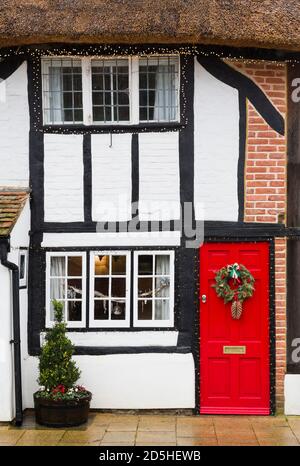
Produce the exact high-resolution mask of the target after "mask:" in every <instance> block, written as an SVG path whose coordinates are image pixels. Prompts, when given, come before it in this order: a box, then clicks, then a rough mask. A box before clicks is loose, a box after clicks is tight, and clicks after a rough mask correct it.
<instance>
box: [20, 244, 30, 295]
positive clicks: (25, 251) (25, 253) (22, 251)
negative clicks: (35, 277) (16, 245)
mask: <svg viewBox="0 0 300 466" xmlns="http://www.w3.org/2000/svg"><path fill="white" fill-rule="evenodd" d="M22 257H24V277H21V261H22V259H21V258H22ZM19 273H20V279H19V287H20V288H26V287H27V277H28V249H20V251H19Z"/></svg>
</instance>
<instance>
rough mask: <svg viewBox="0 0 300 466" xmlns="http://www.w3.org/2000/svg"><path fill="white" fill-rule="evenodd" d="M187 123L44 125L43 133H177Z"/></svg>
mask: <svg viewBox="0 0 300 466" xmlns="http://www.w3.org/2000/svg"><path fill="white" fill-rule="evenodd" d="M185 126H186V123H183V122H173V123H139V124H138V125H131V124H125V125H120V124H118V125H116V124H115V125H101V124H97V125H95V124H94V125H78V124H74V125H73V124H72V125H67V124H63V125H44V126H43V127H42V131H43V132H44V133H60V132H61V133H67V134H68V133H69V134H85V133H135V132H139V131H143V132H158V131H177V130H179V129H181V128H185Z"/></svg>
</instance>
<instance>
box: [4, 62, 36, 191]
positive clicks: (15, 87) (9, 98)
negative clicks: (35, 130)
mask: <svg viewBox="0 0 300 466" xmlns="http://www.w3.org/2000/svg"><path fill="white" fill-rule="evenodd" d="M0 167H1V168H0V185H2V186H22V187H26V186H28V184H29V108H28V93H27V64H26V63H23V64H22V65H21V66H20V67H19V68H18V69H17V70H16V71H15V72H14V73H13V74H12V75H11V76H10V77H9V78H7V79H6V80H5V81H2V82H1V83H0ZM3 167H5V170H4V169H3Z"/></svg>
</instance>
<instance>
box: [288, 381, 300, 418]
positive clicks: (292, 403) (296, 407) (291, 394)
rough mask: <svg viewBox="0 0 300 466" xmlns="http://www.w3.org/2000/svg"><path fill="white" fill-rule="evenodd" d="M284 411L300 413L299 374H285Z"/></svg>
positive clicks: (294, 413) (293, 413)
mask: <svg viewBox="0 0 300 466" xmlns="http://www.w3.org/2000/svg"><path fill="white" fill-rule="evenodd" d="M284 412H285V414H287V415H289V414H290V415H298V416H299V415H300V374H286V376H285V379H284Z"/></svg>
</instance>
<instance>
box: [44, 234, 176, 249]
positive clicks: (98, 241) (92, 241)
mask: <svg viewBox="0 0 300 466" xmlns="http://www.w3.org/2000/svg"><path fill="white" fill-rule="evenodd" d="M179 245H180V232H179V231H159V232H151V231H150V232H136V233H132V232H129V233H126V232H123V233H64V234H61V233H44V234H43V241H42V247H45V248H52V247H67V246H69V247H80V246H85V247H96V248H97V247H100V246H101V247H105V246H179Z"/></svg>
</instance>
